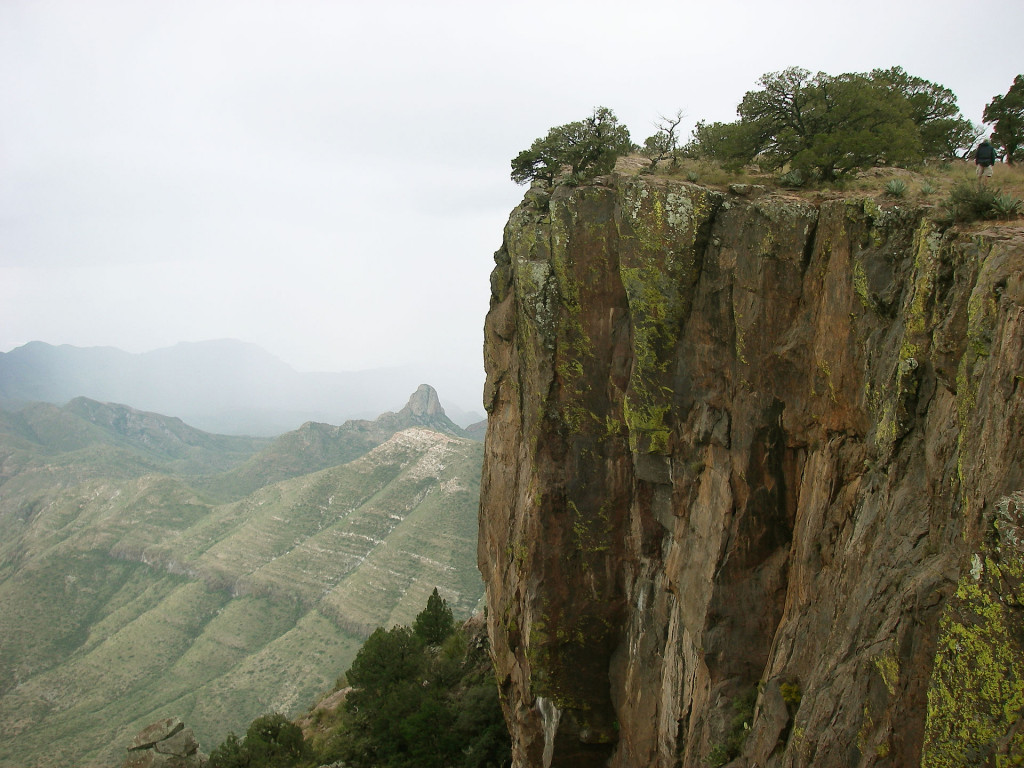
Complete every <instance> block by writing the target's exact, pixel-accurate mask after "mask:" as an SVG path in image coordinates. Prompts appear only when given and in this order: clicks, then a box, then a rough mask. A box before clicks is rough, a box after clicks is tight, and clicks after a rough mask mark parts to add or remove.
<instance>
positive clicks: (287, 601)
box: [0, 388, 482, 768]
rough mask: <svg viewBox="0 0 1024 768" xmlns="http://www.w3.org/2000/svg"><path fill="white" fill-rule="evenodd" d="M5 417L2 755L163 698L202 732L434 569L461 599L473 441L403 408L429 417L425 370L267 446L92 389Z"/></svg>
mask: <svg viewBox="0 0 1024 768" xmlns="http://www.w3.org/2000/svg"><path fill="white" fill-rule="evenodd" d="M435 406H436V407H435ZM406 417H408V418H406ZM5 419H6V422H5V424H4V425H3V429H0V437H2V440H0V457H2V458H3V463H2V468H3V474H2V476H0V480H2V482H0V533H2V534H3V535H2V537H0V765H2V766H5V768H6V767H7V766H11V768H14V766H18V768H23V767H24V766H32V765H37V766H51V765H58V764H67V765H72V764H73V765H81V766H88V765H97V766H106V765H117V764H119V763H120V762H121V760H123V758H124V749H125V747H126V746H127V745H128V744H129V743H130V742H131V739H132V737H133V736H134V735H135V733H136V732H138V731H139V730H140V729H141V728H142V727H144V726H146V725H148V724H150V723H152V722H154V721H156V720H159V719H162V718H166V717H181V718H182V719H184V720H186V721H187V722H188V723H189V724H190V725H191V726H192V727H193V728H194V730H195V732H196V735H197V736H198V737H199V740H200V743H201V744H202V745H203V746H204V747H205V748H206V749H209V748H211V747H212V746H215V745H216V744H218V743H220V742H221V741H222V740H223V739H224V737H225V736H226V734H227V732H228V731H229V730H235V731H244V728H245V726H246V724H247V723H249V721H251V720H252V719H253V718H255V717H257V716H258V715H261V714H264V713H266V712H272V711H280V712H285V713H289V714H295V713H297V712H298V711H299V710H301V709H303V708H304V707H305V706H307V705H308V703H309V702H310V701H312V700H313V699H314V698H315V696H316V694H318V693H320V692H322V691H324V690H328V689H330V688H331V687H333V684H334V682H335V679H336V678H337V676H338V675H339V674H341V673H342V672H343V671H344V670H345V669H346V668H347V667H348V665H349V663H350V662H351V660H352V658H353V656H354V654H355V652H356V650H357V649H358V647H359V645H360V644H361V643H362V641H363V639H364V638H365V637H366V635H367V634H369V633H370V632H371V631H372V630H373V629H374V628H376V627H377V626H381V625H383V626H390V625H391V624H393V623H395V622H401V623H409V622H411V620H412V618H413V617H414V616H415V615H416V614H417V612H419V611H420V610H421V609H422V606H423V604H424V603H425V601H426V599H427V596H428V595H429V594H430V593H431V590H433V589H434V588H435V587H439V588H440V590H441V592H442V593H443V594H444V595H445V598H446V599H447V600H448V602H449V604H450V605H451V606H452V607H453V609H454V610H455V611H456V613H457V614H458V615H460V616H467V615H469V614H470V613H472V612H473V611H475V610H476V609H477V607H478V603H479V601H480V597H481V594H482V584H481V583H480V579H479V575H478V573H477V571H476V564H475V560H474V556H473V544H474V541H475V536H476V513H477V501H478V497H479V468H480V462H481V453H482V445H481V444H480V443H478V442H474V441H470V440H467V439H464V438H461V437H458V436H456V435H455V434H450V433H449V434H445V433H442V432H439V431H436V430H435V429H428V428H426V427H424V426H414V425H413V424H414V423H416V421H417V420H421V421H422V420H425V421H428V422H430V423H431V424H432V425H434V426H441V427H444V426H446V422H447V420H446V419H445V418H444V412H443V411H442V410H440V409H439V406H438V405H437V402H436V394H434V393H433V390H431V389H430V388H421V390H420V391H419V392H417V394H416V395H414V396H413V398H412V399H411V400H410V403H409V405H408V406H407V408H406V409H403V411H401V412H399V413H398V414H386V415H385V416H384V417H382V419H380V420H378V421H376V422H352V423H349V424H347V425H343V426H342V427H328V426H327V425H307V426H306V427H304V428H303V430H300V431H298V432H297V433H293V434H291V435H287V436H285V437H283V438H281V439H280V440H278V441H276V442H275V443H273V444H272V445H269V446H267V445H265V443H266V441H250V442H249V443H246V442H245V441H244V440H243V439H241V438H219V437H216V436H211V435H206V434H205V433H199V432H198V431H196V430H190V429H189V428H187V427H184V425H182V424H181V422H179V421H177V420H174V419H167V418H166V417H162V416H158V415H156V414H144V413H140V412H137V411H133V410H132V409H128V408H124V407H123V406H101V405H100V404H97V403H91V402H78V403H76V404H73V405H72V406H70V407H68V408H65V409H57V408H55V407H53V406H40V407H39V408H37V409H35V410H33V411H32V412H23V413H22V414H20V415H10V414H7V415H5ZM447 424H448V425H450V422H447ZM456 430H457V427H454V425H451V427H450V428H449V432H453V431H456ZM51 436H52V437H53V439H51ZM310 436H313V437H314V438H315V439H307V438H309V437H310ZM350 438H353V439H352V440H351V441H350ZM258 449H259V450H260V453H257V454H256V455H255V456H254V457H253V458H252V459H248V460H247V457H248V456H251V455H252V454H253V452H254V451H257V450H258ZM226 451H229V452H230V453H225V452H226ZM355 456H358V458H355ZM269 457H278V458H279V459H280V461H278V462H273V461H271V460H270V458H269ZM339 458H341V459H344V460H345V462H346V463H339ZM232 464H233V465H236V467H237V468H238V470H239V471H236V470H232V469H229V470H228V471H227V473H220V472H218V473H217V474H215V475H207V476H204V477H202V478H200V477H198V476H195V475H191V474H188V473H184V474H183V472H184V470H190V471H196V470H197V469H198V468H200V467H202V466H206V467H207V468H208V469H213V470H222V469H225V468H226V467H228V466H230V465H232ZM265 465H266V466H269V467H270V469H269V470H267V471H264V470H263V469H262V468H263V467H264V466H265ZM282 472H284V473H285V478H286V479H281V473H282ZM240 478H241V479H242V480H244V483H240V481H239V479H240ZM246 484H248V486H251V487H254V490H252V491H251V492H247V493H246V494H245V495H242V496H241V497H240V498H239V497H238V496H237V492H238V488H239V487H240V486H243V487H244V486H245V485H246ZM225 497H227V498H232V499H233V500H231V501H223V498H225Z"/></svg>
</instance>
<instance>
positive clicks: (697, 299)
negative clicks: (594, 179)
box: [479, 176, 1024, 768]
mask: <svg viewBox="0 0 1024 768" xmlns="http://www.w3.org/2000/svg"><path fill="white" fill-rule="evenodd" d="M495 261H496V267H495V270H494V272H493V274H492V277H491V290H492V298H491V309H490V312H489V314H488V318H487V323H486V328H485V364H486V367H487V386H486V390H485V403H486V405H487V408H488V415H489V426H488V432H487V437H486V443H485V459H484V461H485V464H484V472H483V486H482V500H481V513H480V514H481V517H480V543H479V559H480V568H481V571H482V572H483V575H484V580H485V582H486V588H487V603H488V608H489V612H488V622H489V631H490V634H491V638H492V648H493V651H492V652H493V655H494V661H495V666H496V668H497V670H498V674H499V680H500V684H501V688H502V694H503V699H504V705H505V707H506V716H507V718H508V721H509V724H510V728H511V730H512V734H513V741H514V762H515V765H517V766H545V767H547V766H577V765H578V766H597V765H603V764H605V763H606V762H607V764H609V765H611V766H621V767H623V768H625V767H626V766H659V767H663V768H669V767H670V766H684V767H688V768H697V767H698V766H701V767H703V766H707V765H712V766H715V765H724V764H726V763H729V764H730V765H733V766H760V767H761V768H764V766H811V765H814V766H818V767H821V766H871V765H892V766H916V765H928V766H959V765H973V764H978V765H982V764H987V763H986V761H987V760H988V759H989V758H990V757H991V756H993V755H995V754H1004V755H1015V756H1017V757H1018V758H1019V757H1020V756H1021V755H1022V754H1024V733H1022V732H1021V729H1020V727H1019V725H1018V722H1019V718H1020V714H1021V711H1022V709H1024V632H1022V619H1021V616H1022V614H1021V606H1022V603H1024V589H1022V588H1021V579H1022V576H1024V567H1022V561H1024V552H1022V550H1024V536H1022V535H1021V533H1022V532H1024V497H1022V496H1021V495H1020V494H1019V493H1018V492H1019V491H1020V490H1021V489H1022V488H1024V439H1022V435H1024V277H1022V275H1024V229H1022V228H1021V227H1020V226H1013V225H1003V226H999V227H992V228H990V229H987V230H978V229H974V230H971V231H954V230H950V231H945V232H943V231H940V230H938V229H936V228H935V226H934V225H933V224H932V223H931V222H930V221H929V220H928V219H927V218H926V211H925V210H923V209H920V208H917V207H915V206H914V205H912V204H903V203H900V204H898V205H897V204H886V205H884V206H883V207H880V206H879V205H878V204H876V203H875V202H874V201H872V200H845V201H842V200H834V201H824V202H818V203H812V202H810V201H806V200H794V199H787V198H785V197H781V196H777V195H772V194H759V195H756V196H750V195H740V194H739V193H732V194H721V193H718V192H714V191H710V190H706V189H702V188H699V187H696V186H694V185H690V184H685V183H681V182H680V183H676V182H670V181H663V180H656V179H652V178H649V177H648V178H635V177H634V178H624V177H617V176H616V177H612V178H609V179H604V180H601V181H600V182H599V183H595V184H593V185H590V186H583V187H577V188H568V187H556V188H555V189H554V191H553V192H551V193H548V192H546V191H544V190H540V189H534V190H531V192H530V193H528V194H527V197H526V200H525V201H524V203H523V204H522V205H521V206H520V207H519V208H518V209H516V210H515V211H514V212H513V214H512V216H511V218H510V219H509V223H508V225H507V227H506V229H505V238H504V244H503V246H502V248H501V250H500V251H499V252H498V253H497V254H496V255H495Z"/></svg>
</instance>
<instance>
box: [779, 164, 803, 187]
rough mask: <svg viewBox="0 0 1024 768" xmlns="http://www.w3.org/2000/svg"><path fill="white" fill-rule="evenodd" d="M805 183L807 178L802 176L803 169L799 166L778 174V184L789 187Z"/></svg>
mask: <svg viewBox="0 0 1024 768" xmlns="http://www.w3.org/2000/svg"><path fill="white" fill-rule="evenodd" d="M806 183H807V178H806V177H805V176H804V174H803V171H801V170H800V169H799V168H794V169H793V170H791V171H786V172H785V173H784V174H782V175H781V176H779V185H780V186H783V187H788V188H790V189H795V188H797V187H802V186H803V185H804V184H806Z"/></svg>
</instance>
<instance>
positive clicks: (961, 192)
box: [944, 181, 996, 222]
mask: <svg viewBox="0 0 1024 768" xmlns="http://www.w3.org/2000/svg"><path fill="white" fill-rule="evenodd" d="M995 197H996V192H995V191H994V190H991V189H988V188H987V187H983V186H980V185H979V184H975V183H972V182H970V181H961V182H959V183H958V184H957V185H956V186H954V187H953V189H952V190H950V193H949V199H947V200H946V202H945V204H944V207H945V209H946V213H947V214H948V216H949V219H950V220H951V221H954V222H968V221H977V220H979V219H984V218H988V217H989V216H990V215H991V211H992V206H993V204H994V203H995Z"/></svg>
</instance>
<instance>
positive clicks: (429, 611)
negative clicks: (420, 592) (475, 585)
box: [412, 587, 455, 645]
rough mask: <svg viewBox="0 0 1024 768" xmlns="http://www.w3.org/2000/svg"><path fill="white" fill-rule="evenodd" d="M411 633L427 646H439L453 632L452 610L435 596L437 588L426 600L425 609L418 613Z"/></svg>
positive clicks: (445, 602)
mask: <svg viewBox="0 0 1024 768" xmlns="http://www.w3.org/2000/svg"><path fill="white" fill-rule="evenodd" d="M412 631H413V632H415V633H416V636H417V637H419V638H420V639H421V640H422V641H423V642H425V643H426V644H427V645H440V644H441V643H442V642H444V639H445V638H446V637H448V635H450V634H451V633H452V632H454V631H455V619H454V618H453V617H452V609H451V608H449V607H448V601H447V600H445V599H443V598H442V597H441V596H440V595H439V594H437V587H434V592H433V594H432V595H431V596H430V597H428V598H427V607H426V608H424V609H423V610H422V611H420V613H419V615H418V616H417V617H416V621H415V622H413V625H412Z"/></svg>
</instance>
